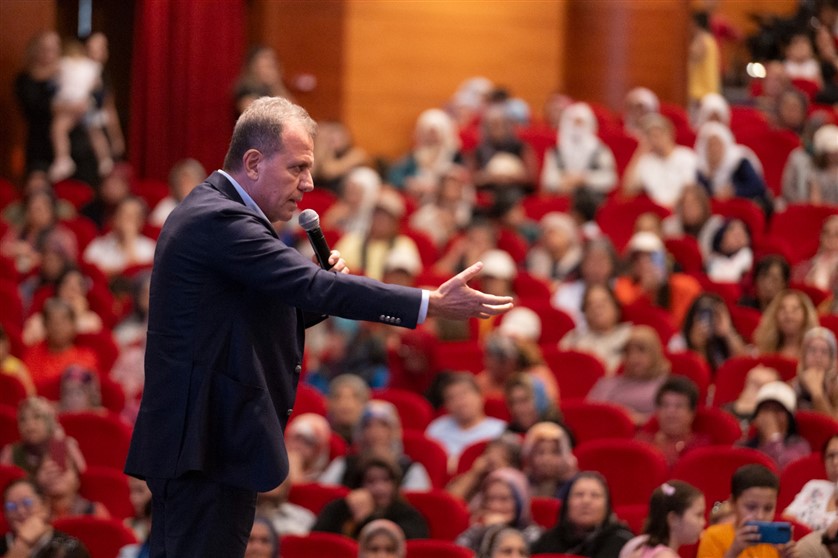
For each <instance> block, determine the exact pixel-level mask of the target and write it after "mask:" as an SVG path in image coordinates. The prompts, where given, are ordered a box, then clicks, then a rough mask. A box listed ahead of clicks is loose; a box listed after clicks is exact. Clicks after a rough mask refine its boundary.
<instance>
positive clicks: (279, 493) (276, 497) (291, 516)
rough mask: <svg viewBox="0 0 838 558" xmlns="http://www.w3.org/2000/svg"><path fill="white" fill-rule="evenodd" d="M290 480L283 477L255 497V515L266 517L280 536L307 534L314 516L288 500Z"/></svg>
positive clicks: (314, 518) (312, 523)
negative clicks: (275, 484)
mask: <svg viewBox="0 0 838 558" xmlns="http://www.w3.org/2000/svg"><path fill="white" fill-rule="evenodd" d="M290 488H291V481H290V480H289V479H287V478H286V479H285V480H284V481H283V482H282V483H281V484H280V485H279V486H277V487H276V488H274V489H273V490H271V491H269V492H260V493H259V496H258V497H257V499H256V515H257V516H260V517H263V518H264V519H266V520H267V521H268V522H269V523H270V524H271V526H272V527H273V530H274V531H276V533H277V534H279V535H280V536H283V535H307V534H308V532H309V531H311V527H312V525H314V521H315V520H316V517H315V515H314V514H313V513H311V511H309V510H307V509H306V508H304V507H302V506H298V505H297V504H293V503H291V502H289V501H288V492H289V489H290Z"/></svg>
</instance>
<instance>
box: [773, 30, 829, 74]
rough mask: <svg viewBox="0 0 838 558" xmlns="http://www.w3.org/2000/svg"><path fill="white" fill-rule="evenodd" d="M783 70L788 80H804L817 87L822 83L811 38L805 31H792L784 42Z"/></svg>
mask: <svg viewBox="0 0 838 558" xmlns="http://www.w3.org/2000/svg"><path fill="white" fill-rule="evenodd" d="M783 54H784V60H783V68H784V69H785V71H786V75H787V76H788V77H789V79H792V80H795V79H804V80H807V81H813V82H816V83H818V84H819V85H820V84H821V83H822V81H823V77H822V75H821V65H820V62H818V58H817V57H816V56H815V46H814V45H813V44H812V37H811V35H810V34H809V33H808V32H805V31H793V32H792V33H791V36H789V37H787V38H786V40H785V45H784V48H783Z"/></svg>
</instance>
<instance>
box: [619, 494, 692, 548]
mask: <svg viewBox="0 0 838 558" xmlns="http://www.w3.org/2000/svg"><path fill="white" fill-rule="evenodd" d="M704 506H705V504H704V495H703V494H702V493H701V491H700V490H699V489H697V488H696V487H694V486H692V485H691V484H687V483H685V482H683V481H678V480H671V481H667V482H665V483H663V484H662V485H660V486H659V487H657V488H656V489H655V491H654V492H652V498H651V499H650V500H649V516H648V517H647V518H646V525H645V526H644V528H643V534H642V535H640V536H638V537H635V538H633V539H632V540H630V541H629V542H628V543H626V546H624V547H623V549H622V550H621V551H620V558H678V548H679V547H681V546H683V545H687V544H694V543H696V542H697V541H698V538H699V537H700V536H701V532H702V531H703V530H704V525H705V524H706V521H705V519H704Z"/></svg>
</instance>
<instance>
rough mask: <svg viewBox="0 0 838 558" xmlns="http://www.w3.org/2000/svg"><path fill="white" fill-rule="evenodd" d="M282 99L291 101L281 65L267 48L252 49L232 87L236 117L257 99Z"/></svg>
mask: <svg viewBox="0 0 838 558" xmlns="http://www.w3.org/2000/svg"><path fill="white" fill-rule="evenodd" d="M264 96H268V97H284V98H286V99H288V100H289V101H293V100H294V98H293V97H292V96H291V92H290V91H288V89H287V88H286V87H285V84H284V83H283V81H282V64H280V62H279V59H278V58H277V56H276V51H274V49H273V48H271V47H269V46H264V45H257V46H255V47H253V48H252V49H251V50H250V51H249V52H248V53H247V56H246V57H245V59H244V63H243V64H242V69H241V72H240V73H239V77H238V78H237V79H236V83H235V84H234V86H233V101H234V102H235V107H236V116H237V117H238V115H240V114H241V113H242V112H244V110H245V109H246V108H247V107H249V106H250V103H252V102H253V101H255V100H256V99H258V98H259V97H264Z"/></svg>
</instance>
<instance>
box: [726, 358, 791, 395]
mask: <svg viewBox="0 0 838 558" xmlns="http://www.w3.org/2000/svg"><path fill="white" fill-rule="evenodd" d="M758 364H763V365H765V366H768V367H770V368H774V369H775V370H777V372H778V373H779V374H780V379H781V380H783V381H784V382H788V381H789V380H791V379H792V378H794V376H795V374H796V373H797V364H796V362H795V361H793V360H791V359H788V358H784V357H781V356H778V355H763V356H760V357H746V356H738V357H731V358H729V359H727V360H726V361H725V362H724V364H722V365H721V366H719V368H718V370H716V378H715V380H716V381H715V384H716V390H715V392H714V394H713V406H715V407H721V406H723V405H724V404H726V403H730V402H731V401H735V400H736V398H738V397H739V394H740V393H741V392H742V388H744V387H745V377H746V376H747V375H748V372H749V371H750V370H751V368H753V367H755V366H756V365H758Z"/></svg>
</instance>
